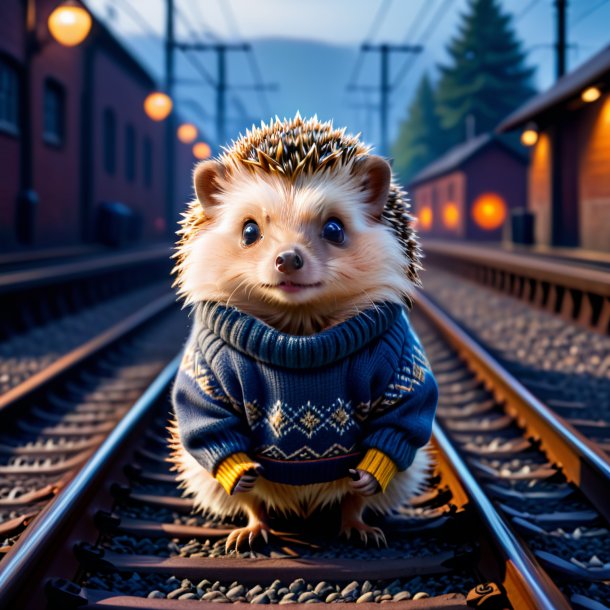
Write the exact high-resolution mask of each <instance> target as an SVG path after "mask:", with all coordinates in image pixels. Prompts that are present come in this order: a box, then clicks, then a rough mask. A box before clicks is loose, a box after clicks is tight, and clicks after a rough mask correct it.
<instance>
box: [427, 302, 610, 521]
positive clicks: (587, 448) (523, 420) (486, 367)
mask: <svg viewBox="0 0 610 610" xmlns="http://www.w3.org/2000/svg"><path fill="white" fill-rule="evenodd" d="M416 308H417V309H418V311H421V312H422V314H424V315H425V316H426V317H427V318H428V319H429V320H430V321H431V322H432V323H433V324H434V326H436V328H438V329H439V330H440V332H441V333H442V334H443V336H444V337H445V338H446V339H447V340H448V341H449V342H450V343H451V345H453V347H454V348H455V349H456V351H457V352H458V353H460V354H461V355H462V356H464V358H465V359H466V360H467V361H468V363H469V366H470V367H471V368H472V369H473V370H474V371H475V372H476V374H477V375H478V376H479V377H480V378H481V379H482V380H483V381H484V382H485V383H486V385H488V386H489V387H490V388H491V389H492V391H493V392H494V395H495V397H496V399H497V400H498V401H501V402H505V403H506V406H507V410H508V411H509V412H510V413H512V414H515V415H516V417H517V419H518V422H519V424H520V425H522V426H523V427H524V428H525V430H527V432H528V434H530V435H531V436H533V437H534V438H536V439H538V440H539V441H540V443H541V446H542V448H543V450H544V451H545V452H546V453H547V454H548V456H549V457H550V458H551V459H552V460H553V461H554V462H555V463H557V464H558V465H560V466H561V468H562V470H563V472H564V474H565V476H566V478H567V479H568V480H570V481H572V482H573V483H574V484H575V485H577V486H578V487H579V488H580V489H581V490H582V492H583V493H584V494H585V496H586V497H587V498H588V499H589V501H590V502H591V503H592V504H593V506H595V508H596V509H597V510H598V511H599V512H600V513H601V514H602V515H603V516H604V518H605V519H607V520H610V458H608V456H607V455H606V454H605V453H604V452H603V451H601V449H600V448H598V447H597V446H596V445H595V444H594V443H591V442H590V441H589V440H588V439H586V438H585V437H584V436H583V435H582V434H580V432H578V431H577V430H576V429H575V428H574V427H573V426H571V425H570V424H569V423H568V422H566V421H565V420H564V419H562V418H561V417H559V416H558V415H557V414H556V413H554V412H553V411H551V409H549V408H548V407H547V406H546V405H545V404H544V403H542V402H541V401H540V400H538V399H537V398H536V397H535V396H534V395H533V394H532V393H531V392H530V391H529V390H528V389H527V388H526V387H525V386H523V384H521V382H520V381H519V380H518V379H516V378H515V377H513V375H511V374H510V373H509V372H508V371H506V370H505V369H504V368H503V367H502V366H501V365H500V364H499V363H498V361H497V360H496V359H495V358H493V356H491V355H490V354H489V353H488V352H487V351H486V350H485V349H484V348H483V347H481V345H479V344H478V343H477V342H476V341H475V340H474V339H472V338H471V337H470V336H469V335H468V334H467V333H466V332H465V331H464V330H463V329H462V328H461V327H460V326H459V325H458V324H457V323H456V322H454V321H453V320H452V319H451V318H450V317H449V316H448V315H447V314H446V313H444V312H443V311H442V310H441V309H440V308H439V307H438V306H437V305H435V304H434V303H433V302H432V301H431V300H430V299H429V298H428V297H426V296H425V295H423V294H422V293H421V292H419V293H418V294H417V298H416Z"/></svg>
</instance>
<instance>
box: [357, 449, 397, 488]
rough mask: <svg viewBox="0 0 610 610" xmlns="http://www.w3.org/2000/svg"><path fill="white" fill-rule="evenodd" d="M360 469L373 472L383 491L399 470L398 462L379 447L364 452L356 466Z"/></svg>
mask: <svg viewBox="0 0 610 610" xmlns="http://www.w3.org/2000/svg"><path fill="white" fill-rule="evenodd" d="M356 468H358V469H359V470H366V471H367V472H368V473H370V474H372V475H373V476H374V477H375V478H376V479H377V482H378V483H379V485H380V486H381V491H385V490H386V488H387V486H388V485H389V483H390V481H391V480H392V478H393V477H394V475H395V474H396V473H397V472H398V468H397V467H396V464H394V462H393V461H392V460H391V459H390V458H389V457H388V456H387V455H386V454H385V453H382V452H381V451H378V450H377V449H369V450H367V452H366V453H365V454H364V457H363V458H362V460H361V462H360V464H358V466H356Z"/></svg>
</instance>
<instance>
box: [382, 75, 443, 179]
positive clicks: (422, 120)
mask: <svg viewBox="0 0 610 610" xmlns="http://www.w3.org/2000/svg"><path fill="white" fill-rule="evenodd" d="M442 140H443V135H442V133H441V129H440V121H439V117H438V115H437V114H436V100H435V97H434V90H433V88H432V84H431V82H430V78H429V77H428V75H427V74H424V76H423V77H422V79H421V81H420V83H419V86H418V87H417V90H416V92H415V96H414V98H413V101H412V102H411V105H410V106H409V110H408V114H407V117H406V119H405V120H404V121H403V122H402V124H401V126H400V131H399V133H398V137H397V138H396V141H395V142H394V146H393V147H392V154H393V156H394V168H395V170H396V172H397V173H398V175H399V176H400V179H401V181H402V182H403V183H405V184H406V183H408V182H409V180H410V179H411V178H413V176H414V175H415V174H416V173H417V172H418V171H419V170H420V169H422V168H424V167H425V166H426V165H428V163H431V162H432V161H433V160H434V159H436V157H438V156H439V154H441V153H442V152H443V144H442Z"/></svg>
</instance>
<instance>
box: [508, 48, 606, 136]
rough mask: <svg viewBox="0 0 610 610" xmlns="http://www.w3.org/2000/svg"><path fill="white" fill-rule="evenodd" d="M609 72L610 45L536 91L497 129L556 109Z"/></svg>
mask: <svg viewBox="0 0 610 610" xmlns="http://www.w3.org/2000/svg"><path fill="white" fill-rule="evenodd" d="M609 76H610V45H608V46H607V47H605V48H604V49H603V50H602V51H600V52H599V53H598V54H597V55H594V56H593V57H592V58H591V59H589V60H588V61H586V62H585V63H584V64H582V66H579V67H578V68H577V69H576V70H573V71H572V72H569V73H568V74H566V75H565V76H562V77H561V78H560V79H559V80H558V81H557V82H556V83H555V84H554V85H553V86H552V87H551V88H550V89H547V90H546V91H544V92H543V93H540V94H539V95H536V96H535V97H533V98H532V99H530V100H529V101H527V102H526V103H525V104H523V106H521V107H520V108H517V110H515V112H513V113H512V114H510V115H509V116H508V117H507V118H506V119H504V121H502V123H500V125H499V126H498V129H497V130H498V131H509V130H511V129H515V128H517V127H520V126H521V125H523V124H524V123H527V122H528V121H533V120H536V119H537V118H538V117H539V116H540V115H541V114H544V113H546V112H548V111H550V110H553V109H554V108H556V107H557V106H559V105H560V104H563V103H564V102H566V101H568V100H570V99H571V98H574V97H576V96H578V95H580V93H581V91H582V90H583V89H586V88H587V87H589V86H591V85H595V84H596V83H597V82H599V81H600V80H602V79H608V77H609Z"/></svg>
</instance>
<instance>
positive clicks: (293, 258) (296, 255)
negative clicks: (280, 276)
mask: <svg viewBox="0 0 610 610" xmlns="http://www.w3.org/2000/svg"><path fill="white" fill-rule="evenodd" d="M304 264H305V260H304V259H303V255H302V254H301V253H300V252H299V251H298V250H297V249H296V248H295V249H294V250H285V251H284V252H280V253H279V254H278V255H277V257H276V258H275V268H276V269H277V270H278V271H279V272H280V273H285V274H286V275H290V274H291V273H294V272H295V271H298V270H299V269H302V267H303V265H304Z"/></svg>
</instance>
